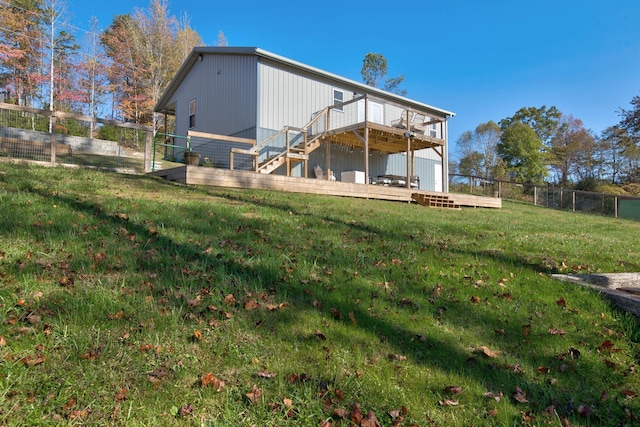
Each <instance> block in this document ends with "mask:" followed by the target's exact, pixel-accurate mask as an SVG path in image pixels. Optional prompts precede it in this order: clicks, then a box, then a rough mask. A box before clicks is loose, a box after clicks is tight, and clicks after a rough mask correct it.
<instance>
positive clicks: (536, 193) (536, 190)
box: [533, 185, 538, 206]
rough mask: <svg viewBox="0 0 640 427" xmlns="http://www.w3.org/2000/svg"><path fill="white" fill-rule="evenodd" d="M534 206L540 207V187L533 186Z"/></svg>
mask: <svg viewBox="0 0 640 427" xmlns="http://www.w3.org/2000/svg"><path fill="white" fill-rule="evenodd" d="M533 206H538V186H537V185H534V186H533Z"/></svg>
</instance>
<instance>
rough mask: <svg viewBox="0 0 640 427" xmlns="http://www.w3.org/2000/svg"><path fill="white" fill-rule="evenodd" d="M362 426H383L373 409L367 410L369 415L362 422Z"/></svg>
mask: <svg viewBox="0 0 640 427" xmlns="http://www.w3.org/2000/svg"><path fill="white" fill-rule="evenodd" d="M360 427H382V426H381V425H380V422H379V421H378V419H377V418H376V414H374V413H373V411H369V412H367V415H366V416H365V417H364V418H363V419H362V421H361V422H360Z"/></svg>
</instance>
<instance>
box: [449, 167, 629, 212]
mask: <svg viewBox="0 0 640 427" xmlns="http://www.w3.org/2000/svg"><path fill="white" fill-rule="evenodd" d="M449 191H451V192H456V193H468V194H474V195H478V196H485V197H500V198H503V199H506V200H515V201H520V202H525V203H530V204H532V205H536V206H542V207H545V208H551V209H560V210H566V211H571V212H581V213H587V214H596V215H604V216H609V217H613V218H627V219H635V220H640V197H632V196H621V195H616V194H605V193H596V192H591V191H579V190H572V189H567V188H559V187H551V186H547V187H542V186H535V185H528V184H518V183H515V182H511V181H502V180H494V179H488V178H483V177H478V176H469V175H458V174H450V175H449Z"/></svg>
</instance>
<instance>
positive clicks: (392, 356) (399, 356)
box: [388, 354, 407, 361]
mask: <svg viewBox="0 0 640 427" xmlns="http://www.w3.org/2000/svg"><path fill="white" fill-rule="evenodd" d="M388 357H389V360H396V361H403V360H407V356H405V355H402V354H389V355H388Z"/></svg>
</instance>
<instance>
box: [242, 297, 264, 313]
mask: <svg viewBox="0 0 640 427" xmlns="http://www.w3.org/2000/svg"><path fill="white" fill-rule="evenodd" d="M244 308H245V310H247V311H252V310H257V309H258V308H260V304H259V303H258V302H257V301H256V300H255V299H250V300H249V301H247V302H245V303H244Z"/></svg>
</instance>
